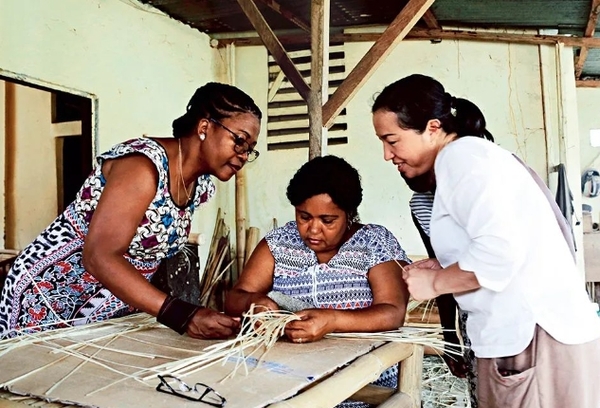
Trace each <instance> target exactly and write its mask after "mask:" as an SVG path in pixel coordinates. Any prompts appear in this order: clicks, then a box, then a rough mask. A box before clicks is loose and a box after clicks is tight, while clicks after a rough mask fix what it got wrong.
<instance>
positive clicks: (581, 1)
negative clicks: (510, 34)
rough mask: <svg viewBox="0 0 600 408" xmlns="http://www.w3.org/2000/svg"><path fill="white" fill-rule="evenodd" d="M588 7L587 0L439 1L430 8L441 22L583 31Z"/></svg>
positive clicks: (589, 2)
mask: <svg viewBox="0 0 600 408" xmlns="http://www.w3.org/2000/svg"><path fill="white" fill-rule="evenodd" d="M590 6H591V1H590V0H438V1H436V2H435V3H433V6H432V9H433V11H434V13H435V16H436V17H437V19H438V21H440V22H441V23H444V24H453V23H457V24H461V25H476V26H484V27H518V28H536V29H542V28H555V29H556V28H575V29H577V31H579V32H578V34H582V33H583V30H584V28H585V26H586V24H587V21H588V16H589V14H590Z"/></svg>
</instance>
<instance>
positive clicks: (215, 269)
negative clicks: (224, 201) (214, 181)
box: [200, 208, 234, 310]
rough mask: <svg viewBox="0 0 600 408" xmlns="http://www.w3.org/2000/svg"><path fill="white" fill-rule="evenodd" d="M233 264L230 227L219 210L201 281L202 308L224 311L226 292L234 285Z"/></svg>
mask: <svg viewBox="0 0 600 408" xmlns="http://www.w3.org/2000/svg"><path fill="white" fill-rule="evenodd" d="M233 262H234V259H233V258H232V255H231V246H230V241H229V227H227V225H226V224H225V220H224V219H223V217H222V213H221V209H220V208H219V210H218V212H217V220H216V222H215V229H214V232H213V236H212V240H211V244H210V249H209V252H208V258H207V260H206V266H205V267H204V273H203V274H202V277H201V279H200V304H201V305H202V306H207V307H211V308H213V309H216V310H223V303H224V296H225V292H226V291H227V290H228V289H230V287H231V285H232V283H233V282H232V279H231V269H230V268H231V266H232V264H233Z"/></svg>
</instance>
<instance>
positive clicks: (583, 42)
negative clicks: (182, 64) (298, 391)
mask: <svg viewBox="0 0 600 408" xmlns="http://www.w3.org/2000/svg"><path fill="white" fill-rule="evenodd" d="M380 37H381V31H374V32H365V33H348V34H339V33H334V34H331V35H330V36H329V40H330V42H332V43H334V42H338V43H343V42H362V41H368V42H374V41H377V39H378V38H380ZM214 38H215V40H216V42H217V43H218V44H217V45H216V46H217V47H221V46H225V45H226V44H231V43H235V44H236V45H238V46H249V45H261V44H262V41H261V39H260V38H259V37H258V36H256V35H255V34H253V33H247V35H245V36H240V35H231V36H230V35H228V34H219V35H215V36H214ZM278 38H279V39H280V40H281V42H283V43H284V44H290V45H292V44H307V43H308V42H307V38H306V35H305V34H290V33H285V34H282V35H279V37H278ZM405 40H468V41H483V42H508V43H517V44H531V45H541V44H547V45H554V44H558V43H563V44H564V45H566V46H570V47H583V46H585V47H587V48H600V38H598V37H571V36H564V35H541V34H540V35H535V34H509V33H491V32H480V31H472V30H432V29H424V28H413V29H412V30H411V31H410V32H409V33H408V34H407V35H406V37H405Z"/></svg>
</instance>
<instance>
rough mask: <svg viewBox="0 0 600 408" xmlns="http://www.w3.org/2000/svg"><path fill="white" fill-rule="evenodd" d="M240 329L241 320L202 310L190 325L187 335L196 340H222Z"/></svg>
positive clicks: (209, 310) (205, 309)
mask: <svg viewBox="0 0 600 408" xmlns="http://www.w3.org/2000/svg"><path fill="white" fill-rule="evenodd" d="M239 328H240V319H238V318H233V317H230V316H227V315H226V314H223V313H219V312H216V311H214V310H211V309H208V308H202V309H200V310H198V311H197V312H196V314H195V315H194V317H192V320H190V322H189V323H188V326H187V334H188V336H190V337H192V338H195V339H222V338H226V337H229V336H232V335H234V334H235V333H237V332H238V330H239Z"/></svg>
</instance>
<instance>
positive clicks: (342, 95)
mask: <svg viewBox="0 0 600 408" xmlns="http://www.w3.org/2000/svg"><path fill="white" fill-rule="evenodd" d="M433 1H434V0H410V1H409V2H408V3H407V4H406V6H404V8H403V9H402V11H400V14H398V16H397V17H396V18H395V19H394V21H392V23H391V24H390V25H389V26H388V27H387V28H386V30H385V31H384V32H383V34H381V37H379V39H377V41H376V42H375V44H373V46H372V47H371V49H369V51H367V53H366V54H365V56H364V57H363V58H362V59H361V60H360V61H359V63H358V64H357V65H356V67H354V69H353V70H352V72H350V74H349V75H348V77H347V78H346V79H345V80H344V82H343V83H342V85H340V87H339V88H338V90H337V91H336V92H335V93H334V94H333V95H332V97H331V98H330V99H329V100H328V101H327V103H325V105H324V106H323V126H325V127H327V128H328V127H330V126H331V124H332V123H333V120H334V119H335V116H336V115H337V114H338V113H340V111H341V110H342V109H344V107H345V106H346V105H347V104H348V102H349V101H350V99H351V98H352V97H353V96H354V95H355V94H356V92H358V90H359V89H360V88H361V86H362V84H364V83H365V82H366V81H367V80H368V79H369V78H370V77H371V75H372V74H373V72H375V70H376V69H377V67H379V65H380V64H381V63H382V62H383V60H384V59H385V57H386V56H388V55H389V53H390V52H392V50H393V49H394V47H395V46H396V45H397V44H398V43H399V42H400V41H402V39H403V38H404V37H405V36H406V34H408V32H409V31H410V30H411V29H412V28H413V26H414V25H415V23H416V22H417V21H419V19H420V18H421V17H422V16H423V14H424V13H425V11H427V9H428V8H429V6H431V4H433Z"/></svg>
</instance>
